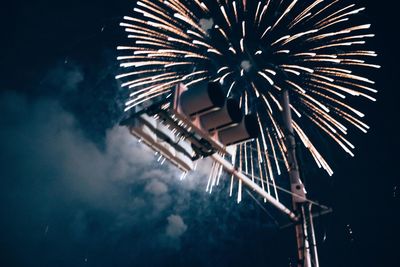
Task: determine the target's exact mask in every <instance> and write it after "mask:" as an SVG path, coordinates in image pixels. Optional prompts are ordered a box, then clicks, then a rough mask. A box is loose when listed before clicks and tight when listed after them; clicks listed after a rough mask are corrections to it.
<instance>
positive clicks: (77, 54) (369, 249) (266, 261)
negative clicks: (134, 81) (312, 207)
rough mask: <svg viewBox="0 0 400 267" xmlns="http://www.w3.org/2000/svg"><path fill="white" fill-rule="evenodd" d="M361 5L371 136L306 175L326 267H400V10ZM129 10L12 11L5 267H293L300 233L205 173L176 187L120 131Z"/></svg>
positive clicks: (6, 9) (2, 61) (0, 254)
mask: <svg viewBox="0 0 400 267" xmlns="http://www.w3.org/2000/svg"><path fill="white" fill-rule="evenodd" d="M357 2H359V3H360V4H362V5H365V6H366V7H367V12H365V13H364V14H363V16H365V17H366V19H367V20H368V21H371V22H372V23H373V31H374V32H375V33H376V35H377V37H376V38H375V39H374V41H373V42H372V43H371V44H370V45H371V46H372V47H373V48H375V50H377V51H378V53H379V54H380V56H379V63H380V64H381V65H382V66H383V68H382V69H381V70H380V71H379V72H378V73H376V74H374V75H376V77H375V80H376V81H377V87H378V89H379V90H380V93H379V94H378V102H376V103H374V104H371V103H368V105H365V106H363V110H364V111H365V113H366V114H367V122H368V124H369V125H370V126H371V127H372V130H371V131H370V132H369V133H368V134H367V135H359V136H357V135H355V136H354V139H355V142H354V143H355V145H356V146H357V150H356V157H355V158H348V157H347V156H345V155H344V153H342V152H340V151H337V149H336V147H335V148H332V150H331V148H330V146H328V145H327V146H326V152H327V154H328V155H329V157H330V159H331V160H332V161H333V162H334V164H333V167H334V170H335V174H334V176H333V177H328V176H327V175H326V174H325V173H323V172H320V171H319V170H315V169H314V168H313V167H310V168H303V173H304V175H305V179H306V181H307V182H308V184H309V192H310V195H311V196H312V197H314V198H316V199H320V200H321V201H322V202H323V203H324V204H327V205H329V206H331V207H332V208H333V210H334V212H333V213H332V214H331V215H328V216H325V217H323V218H321V219H319V220H318V221H317V233H318V236H317V238H318V242H319V252H320V256H321V266H323V267H324V266H325V267H326V266H344V267H346V266H399V265H400V263H399V261H400V260H399V256H398V251H399V250H400V247H399V243H398V240H400V230H399V227H400V219H399V218H400V216H399V215H398V214H399V212H400V206H399V205H400V196H399V195H400V181H399V174H398V166H397V165H398V164H399V163H398V161H399V159H400V157H399V156H398V155H397V153H398V151H400V141H399V138H398V130H399V126H398V123H399V119H398V115H399V111H398V104H397V102H398V99H399V97H400V92H399V90H398V85H397V83H396V81H397V78H398V73H397V69H398V65H397V64H398V62H399V53H398V40H397V39H398V36H397V33H398V14H396V8H395V7H393V6H391V5H393V4H394V2H391V3H390V4H385V3H384V2H382V1H366V0H364V1H357ZM132 6H133V2H132V1H118V0H115V1H102V0H98V1H74V0H72V1H49V0H47V1H45V0H38V1H18V0H14V1H12V2H9V3H3V4H2V8H1V10H2V13H3V14H2V16H1V20H2V21H1V25H0V27H1V30H2V36H3V37H2V40H1V44H0V45H1V47H2V49H1V54H0V70H1V72H0V90H1V91H0V114H1V115H0V124H1V128H0V129H1V130H0V151H1V152H0V164H1V165H0V214H1V218H0V266H249V265H252V266H273V267H275V266H277V267H279V266H294V265H293V262H294V256H295V251H294V248H295V242H294V239H293V229H291V228H286V229H283V230H279V229H278V228H277V227H276V226H275V224H274V221H273V220H272V219H271V218H270V217H269V215H267V214H266V213H265V212H264V211H263V210H261V209H260V208H259V207H258V206H257V205H256V204H255V203H254V201H252V200H251V198H250V197H249V196H247V195H246V196H245V200H244V201H243V202H242V203H241V204H240V205H237V204H236V203H235V201H234V199H230V198H229V196H228V193H227V190H228V189H227V186H221V187H219V188H218V190H217V192H214V193H213V194H212V195H209V194H207V193H206V192H205V183H206V181H205V180H206V177H205V175H206V174H205V173H206V169H207V166H205V167H203V170H201V171H200V172H199V173H198V174H193V175H191V176H190V177H189V178H188V179H187V180H185V181H182V182H181V181H179V179H178V177H179V174H178V173H177V172H176V171H175V170H174V169H173V168H171V167H169V166H163V167H160V166H158V165H157V164H156V163H155V160H154V157H153V156H152V153H151V152H150V151H148V150H147V149H145V148H144V147H143V146H141V145H139V144H137V142H136V141H135V140H134V139H133V138H131V137H130V136H129V135H128V134H127V133H126V131H125V130H124V129H121V128H118V127H116V126H115V125H116V124H117V122H118V120H119V119H120V117H121V111H120V108H121V103H123V93H122V92H121V91H120V90H119V88H118V84H117V83H116V81H115V80H114V76H115V74H116V73H117V72H118V68H117V65H116V61H115V56H116V53H115V47H116V45H117V44H119V43H120V42H121V40H122V38H123V33H122V32H121V29H119V28H118V27H117V25H118V23H119V21H120V19H121V16H123V15H125V14H128V13H129V11H130V8H131V7H132ZM282 179H284V178H282ZM270 212H272V213H273V215H274V216H275V217H276V218H277V220H278V221H279V222H281V223H284V220H283V219H282V218H280V217H279V216H278V215H277V214H275V213H274V210H270ZM350 229H351V232H352V234H351V233H350ZM291 263H292V265H291Z"/></svg>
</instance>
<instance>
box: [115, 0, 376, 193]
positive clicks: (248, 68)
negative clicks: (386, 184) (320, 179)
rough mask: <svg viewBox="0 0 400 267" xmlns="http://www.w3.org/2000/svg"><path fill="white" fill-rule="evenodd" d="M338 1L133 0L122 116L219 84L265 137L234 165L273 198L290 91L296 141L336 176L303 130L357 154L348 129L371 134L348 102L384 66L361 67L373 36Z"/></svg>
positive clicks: (365, 94) (244, 148) (364, 91)
mask: <svg viewBox="0 0 400 267" xmlns="http://www.w3.org/2000/svg"><path fill="white" fill-rule="evenodd" d="M342 2H343V1H339V0H334V1H323V0H313V1H310V0H301V1H298V0H262V1H253V0H252V1H246V0H237V1H231V0H141V1H137V2H136V4H135V8H134V10H133V14H132V15H131V16H126V17H124V22H122V23H121V26H122V27H124V28H125V31H126V32H127V34H128V38H129V40H130V41H129V42H127V43H128V44H129V45H127V46H119V47H118V50H120V51H122V52H123V53H124V54H123V55H122V56H120V57H118V60H120V61H121V67H123V68H124V69H126V70H127V71H126V72H125V73H123V74H121V75H118V76H117V78H118V79H122V86H123V87H127V88H129V90H130V98H129V99H128V100H127V102H126V110H130V109H132V108H133V107H135V106H137V105H140V104H142V103H144V102H147V101H151V100H154V99H157V98H160V97H166V96H167V95H168V94H170V93H172V92H173V90H174V88H175V86H176V85H177V84H179V83H184V84H185V85H186V86H187V87H188V88H189V90H190V87H192V86H194V85H196V84H197V83H199V82H202V81H205V80H207V81H219V82H220V83H221V84H222V85H223V87H224V88H225V90H226V95H227V96H228V97H233V98H236V99H238V100H240V103H241V106H242V107H243V108H244V110H245V112H246V113H253V114H256V115H257V117H258V122H259V126H260V129H261V135H260V137H259V138H258V139H256V140H254V141H252V142H249V143H246V144H240V145H238V150H237V151H238V152H237V157H238V160H237V163H238V165H239V167H240V169H241V170H242V171H243V172H245V173H247V174H249V175H251V176H252V177H253V179H254V173H257V175H258V176H259V177H260V178H261V182H262V187H263V188H265V190H266V191H268V192H269V191H270V187H269V185H270V183H269V181H272V183H274V173H278V174H279V173H281V168H282V166H284V165H286V167H287V166H288V164H287V159H286V153H285V152H286V144H285V130H284V128H283V126H282V119H281V111H282V106H281V104H280V103H281V102H280V99H281V94H282V92H283V91H284V90H288V91H289V94H290V98H291V109H292V112H293V114H295V116H294V118H293V121H292V125H293V128H294V130H295V133H296V135H297V137H298V138H299V140H301V142H302V143H303V144H304V146H305V147H306V148H307V149H308V150H309V151H310V153H311V155H312V157H313V158H314V160H315V162H316V164H317V165H318V166H319V167H320V168H324V169H325V170H326V171H327V172H328V173H329V174H330V175H332V173H333V171H332V169H331V167H330V166H329V165H328V163H327V162H326V160H325V159H324V158H323V156H322V155H321V154H320V152H319V151H318V149H317V147H316V145H314V144H313V142H312V140H311V139H310V137H309V136H308V135H307V133H306V132H307V129H309V128H310V125H313V126H315V127H316V128H318V129H319V130H320V131H321V132H323V133H324V134H326V136H327V137H329V138H331V139H332V140H333V141H335V142H336V143H337V144H338V145H339V146H340V147H341V148H342V149H343V150H344V151H345V152H347V153H348V154H350V155H351V156H353V155H354V154H353V150H354V145H353V144H352V143H351V142H350V141H349V140H348V137H347V133H348V127H355V128H357V129H358V130H360V131H362V132H367V130H368V129H369V126H368V125H367V124H365V123H364V122H363V121H362V118H363V117H364V114H363V113H362V112H361V111H359V110H357V109H356V108H355V107H353V106H351V104H349V102H351V101H352V100H353V98H354V97H361V98H365V99H366V100H370V101H375V98H374V97H373V94H375V93H376V92H377V91H376V90H375V89H373V88H372V86H373V85H374V82H373V81H371V80H370V79H368V78H366V77H364V76H365V73H366V71H365V69H369V68H380V66H378V65H375V64H372V63H370V62H368V61H367V60H369V59H373V58H374V57H376V56H377V55H376V53H375V52H374V51H369V50H368V49H365V48H364V45H365V43H366V40H367V39H368V38H371V37H373V36H374V35H373V34H370V33H369V32H368V30H369V29H370V24H363V23H362V22H359V19H358V16H356V15H357V14H358V13H360V12H362V11H363V10H364V8H358V7H356V6H355V5H354V4H349V5H343V4H342ZM282 162H283V164H282V166H281V163H282ZM255 169H257V172H255ZM263 181H266V183H265V185H264V182H263ZM264 186H265V187H264ZM273 188H274V189H275V190H276V187H275V186H274V187H273ZM274 189H271V190H274ZM275 195H277V194H276V192H275Z"/></svg>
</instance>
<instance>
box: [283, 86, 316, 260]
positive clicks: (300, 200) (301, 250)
mask: <svg viewBox="0 0 400 267" xmlns="http://www.w3.org/2000/svg"><path fill="white" fill-rule="evenodd" d="M282 109H283V110H282V118H283V125H284V127H285V129H284V130H285V131H286V135H285V136H286V140H285V142H286V147H287V152H286V156H287V160H288V164H289V170H288V172H289V177H290V185H291V192H292V194H293V195H292V204H293V210H294V212H295V214H296V215H297V216H298V218H299V220H298V221H297V222H296V224H295V231H296V241H297V254H298V255H297V257H298V263H297V266H298V267H319V260H318V252H317V245H316V238H315V231H314V223H313V217H312V213H311V208H312V204H311V203H309V202H308V201H307V196H306V190H305V188H304V184H303V183H302V181H301V178H300V171H299V164H298V162H297V157H296V140H295V136H294V130H293V125H292V113H291V109H290V98H289V91H288V90H284V91H283V94H282Z"/></svg>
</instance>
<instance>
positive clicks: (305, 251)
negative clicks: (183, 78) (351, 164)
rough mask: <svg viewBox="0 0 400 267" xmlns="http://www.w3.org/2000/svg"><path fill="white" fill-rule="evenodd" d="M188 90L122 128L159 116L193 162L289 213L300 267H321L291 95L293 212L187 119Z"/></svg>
mask: <svg viewBox="0 0 400 267" xmlns="http://www.w3.org/2000/svg"><path fill="white" fill-rule="evenodd" d="M185 89H186V88H185V87H184V85H178V86H177V88H176V92H175V94H174V99H173V100H172V99H164V100H162V101H160V102H159V103H155V104H153V105H151V106H150V107H147V108H144V109H142V110H141V111H139V112H137V113H135V114H133V115H132V116H131V117H130V118H128V119H126V120H124V121H122V122H121V125H125V126H129V125H130V124H131V123H132V121H133V120H134V119H135V118H137V117H138V116H140V115H142V114H144V113H146V114H147V115H149V116H156V117H157V118H158V119H159V120H160V121H162V122H163V123H165V124H166V125H168V126H170V127H172V128H173V129H175V130H176V131H177V132H179V134H180V136H182V138H185V139H187V140H188V141H189V142H190V143H191V144H192V147H193V149H194V151H195V152H196V153H195V154H196V155H195V156H194V157H192V160H193V161H195V160H197V159H199V158H203V157H209V156H211V158H212V159H213V160H214V161H215V162H217V163H218V164H220V165H221V166H222V168H223V169H224V170H225V171H226V172H228V173H229V174H231V175H233V176H235V177H236V178H237V179H239V180H240V181H242V182H243V183H244V184H245V185H247V186H248V187H249V188H251V189H252V190H254V191H255V192H256V193H258V194H259V195H260V196H261V197H263V198H264V199H265V200H266V201H268V202H269V203H270V204H272V205H273V206H274V207H275V208H277V209H278V210H280V211H281V212H282V213H284V214H286V215H287V216H288V217H289V218H290V219H291V220H292V221H293V222H294V224H295V231H296V241H297V252H298V263H297V267H319V259H318V252H317V244H316V238H315V231H314V222H313V215H312V212H311V209H312V203H311V202H310V201H308V200H307V196H306V192H305V188H304V184H303V183H302V181H301V179H300V172H299V165H298V162H297V157H296V140H295V136H294V130H293V126H292V115H291V109H290V99H289V92H288V91H287V90H284V91H283V93H282V109H283V111H282V119H283V123H284V128H285V129H284V130H285V131H286V135H285V136H286V140H285V142H286V145H287V159H288V165H289V170H288V172H289V177H290V184H291V193H292V205H293V210H290V209H289V208H287V207H286V206H285V205H283V204H282V203H281V202H279V201H278V200H276V199H275V198H274V197H272V196H271V195H270V194H268V193H267V192H265V191H264V190H263V189H262V188H261V187H260V186H259V185H258V184H257V183H255V182H254V181H253V180H252V179H250V178H249V177H247V175H245V174H244V173H242V172H241V171H239V170H238V169H237V168H236V167H235V166H234V165H233V164H232V163H231V162H229V161H227V160H226V159H224V157H222V156H221V155H227V154H230V153H229V151H228V150H229V149H228V148H227V147H225V146H224V145H222V144H221V143H220V142H219V141H218V139H217V138H216V136H215V135H212V134H211V135H210V133H208V131H204V130H203V129H202V128H201V125H200V123H199V117H198V116H197V117H196V116H194V117H191V118H188V117H187V116H186V115H185V114H184V113H183V112H182V110H181V109H180V105H179V97H180V95H181V93H182V92H183V91H184V90H185Z"/></svg>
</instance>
